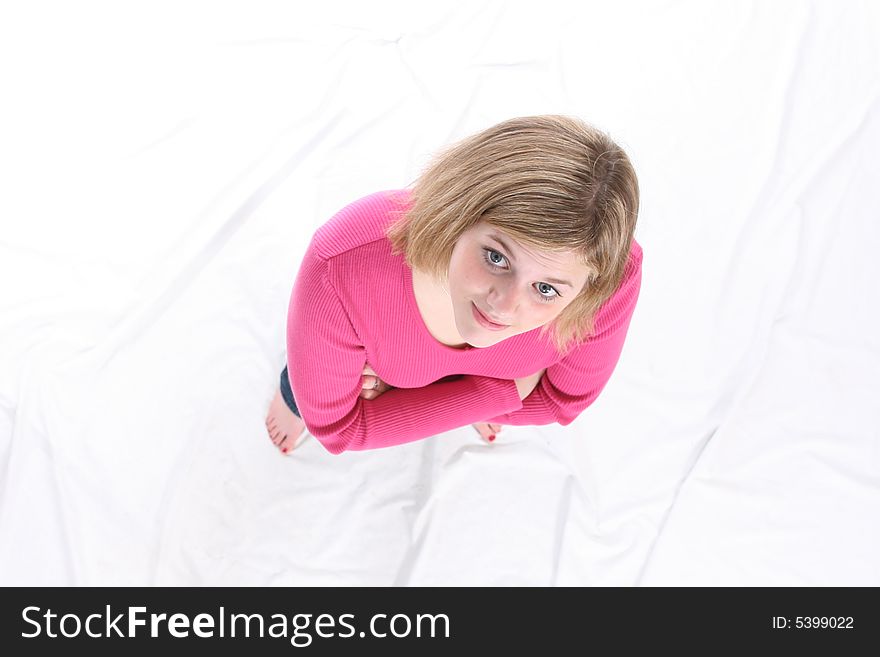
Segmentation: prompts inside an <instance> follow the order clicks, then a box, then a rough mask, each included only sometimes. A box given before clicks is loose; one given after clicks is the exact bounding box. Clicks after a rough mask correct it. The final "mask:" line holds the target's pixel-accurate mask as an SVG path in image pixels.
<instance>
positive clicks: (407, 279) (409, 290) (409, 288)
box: [403, 260, 474, 354]
mask: <svg viewBox="0 0 880 657" xmlns="http://www.w3.org/2000/svg"><path fill="white" fill-rule="evenodd" d="M403 269H404V273H403V276H404V286H403V287H404V288H406V296H407V298H409V306H410V309H411V310H412V312H413V314H414V315H415V317H416V324H418V326H419V329H418V330H419V332H420V333H421V334H422V335H423V336H424V337H425V338H426V339H427V341H428V342H430V343H431V344H433V345H436V348H437V349H441V350H443V351H446V352H449V353H453V354H467V353H470V352H471V351H473V350H474V347H473V346H472V345H465V346H464V347H452V346H450V345H448V344H445V343H443V342H440V341H439V340H438V339H437V338H435V337H434V336H433V335H431V331H429V330H428V325H427V324H425V318H424V317H422V312H421V311H420V310H419V304H418V302H417V301H416V291H415V287H414V286H413V272H412V268H411V267H410V266H409V265H408V264H407V263H406V260H403Z"/></svg>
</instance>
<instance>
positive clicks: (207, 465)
mask: <svg viewBox="0 0 880 657" xmlns="http://www.w3.org/2000/svg"><path fill="white" fill-rule="evenodd" d="M310 4H314V5H315V6H314V7H312V6H309V3H286V2H275V3H273V2H252V1H250V0H249V1H248V2H235V3H228V2H227V3H223V2H203V3H194V2H154V1H153V2H149V3H147V2H144V3H112V2H107V3H88V2H84V3H61V2H59V3H36V2H35V3H30V2H29V3H19V4H18V6H17V7H11V6H9V4H4V5H3V7H2V9H0V70H2V75H3V87H4V90H5V91H4V98H5V100H4V101H3V103H2V107H0V116H2V119H3V120H2V121H0V143H2V147H0V167H2V169H0V175H2V193H0V203H2V206H0V222H2V227H0V228H2V234H0V281H2V283H0V411H2V412H0V584H3V585H46V584H53V585H54V584H62V585H67V584H70V585H152V584H175V585H226V584H231V585H239V584H241V585H327V584H343V585H345V584H352V585H390V584H395V585H456V584H465V585H520V584H525V585H623V586H630V585H648V586H651V585H873V586H877V585H880V558H878V555H880V523H878V518H880V435H878V426H880V411H878V408H880V405H878V403H877V399H878V398H880V386H878V383H877V375H878V373H880V311H878V303H877V299H878V295H877V292H876V281H877V280H878V279H880V264H878V259H877V257H876V251H877V247H878V246H880V239H878V237H880V229H878V217H880V213H878V207H880V203H878V201H877V188H878V182H880V181H878V177H877V172H878V171H880V108H878V91H880V55H878V45H877V44H878V43H880V10H878V7H877V4H876V3H872V2H868V1H864V2H857V1H847V0H840V1H834V2H831V1H828V2H818V1H817V2H800V1H798V2H794V1H789V2H773V3H765V2H740V1H731V2H697V1H692V2H690V1H689V2H664V3H659V2H658V3H647V2H645V3H634V2H630V3H609V2H577V3H575V2H554V1H549V0H544V1H542V2H486V1H474V2H468V3H458V4H456V3H446V2H443V3H439V2H438V3H435V5H434V6H433V7H431V6H427V5H425V4H424V3H415V2H371V3H363V2H338V1H325V2H320V3H310ZM543 113H563V114H564V113H570V114H574V115H577V116H580V117H582V118H584V119H585V120H587V121H589V122H591V123H594V124H595V125H597V126H599V127H600V128H602V129H604V130H607V131H608V132H609V133H610V134H611V135H612V137H614V138H615V139H617V141H618V142H619V143H620V144H621V145H622V146H623V147H624V148H625V149H626V150H627V151H628V153H629V154H630V156H631V157H632V159H633V161H634V164H635V166H636V169H637V172H638V174H639V179H640V184H641V190H642V208H641V214H640V219H639V227H638V230H637V233H636V237H637V239H638V240H639V242H640V244H642V246H643V248H644V253H645V257H644V270H643V283H642V291H641V298H640V301H639V305H638V307H637V309H636V313H635V315H634V318H633V321H632V324H631V327H630V333H629V337H628V340H627V344H626V346H625V348H624V351H623V354H622V357H621V360H620V362H619V364H618V367H617V370H616V372H615V374H614V376H613V377H612V379H611V381H610V383H609V384H608V386H607V387H606V389H605V390H604V392H603V393H602V395H601V396H600V398H599V399H598V400H597V402H596V403H595V404H594V405H593V406H592V407H590V408H589V409H587V411H586V412H584V413H583V414H582V415H581V417H580V418H578V420H577V421H576V422H574V423H572V424H571V425H570V426H568V427H560V426H558V425H551V426H541V427H506V428H505V429H504V431H503V432H502V434H501V436H500V437H499V439H498V441H497V442H496V444H494V445H485V444H483V443H481V441H480V440H479V438H478V437H477V435H476V433H475V432H474V431H473V429H472V428H470V427H469V426H468V427H462V428H461V429H459V430H456V431H452V432H449V433H447V434H443V435H439V436H436V437H433V438H431V439H428V440H425V441H420V442H417V443H413V444H410V445H406V446H402V447H397V448H393V449H387V450H377V451H372V452H360V453H345V454H342V455H340V456H331V455H329V454H328V453H327V452H326V451H325V450H324V449H323V448H322V447H321V446H320V445H319V444H318V443H317V442H316V441H315V440H314V439H313V438H311V439H309V440H307V441H306V443H304V444H303V446H302V447H301V448H300V449H299V450H297V451H296V452H294V454H293V455H292V456H290V457H282V456H281V455H280V454H279V453H278V452H277V450H276V449H275V448H274V447H273V445H272V444H271V443H270V441H269V439H268V436H267V435H266V433H265V428H264V426H263V421H264V417H265V413H266V408H267V406H268V402H269V400H270V399H271V397H272V395H273V394H274V391H275V389H276V387H277V385H278V376H279V373H280V371H281V368H282V367H283V365H284V349H285V346H284V345H285V343H284V333H285V320H286V317H285V315H286V309H287V303H288V299H289V294H290V290H291V286H292V284H293V280H294V277H295V275H296V272H297V270H298V267H299V262H300V258H301V255H302V253H303V250H304V249H305V247H306V245H307V243H308V241H309V239H310V237H311V234H312V232H313V231H314V229H315V228H317V227H318V226H319V225H321V224H322V223H324V222H325V221H326V220H327V219H328V218H329V217H330V216H331V215H332V214H333V213H334V212H336V211H337V210H338V209H340V208H341V207H343V206H344V205H346V204H348V203H350V202H351V201H353V200H355V199H356V198H359V197H360V196H363V195H366V194H368V193H371V192H373V191H376V190H379V189H388V188H392V187H403V186H406V185H408V184H409V183H410V182H411V181H412V180H413V178H414V177H415V176H416V175H417V174H418V172H419V170H420V167H421V166H422V165H423V164H424V163H425V162H426V161H427V158H428V157H429V156H430V154H431V153H432V152H434V151H435V150H436V149H438V148H439V147H441V146H443V145H446V144H448V143H450V142H452V141H454V140H456V139H459V138H461V137H463V136H465V135H468V134H471V133H473V132H476V131H478V130H481V129H483V128H485V127H488V126H489V125H492V124H493V123H496V122H498V121H501V120H503V119H506V118H510V117H512V116H521V115H528V114H543Z"/></svg>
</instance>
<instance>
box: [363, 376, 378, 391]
mask: <svg viewBox="0 0 880 657" xmlns="http://www.w3.org/2000/svg"><path fill="white" fill-rule="evenodd" d="M375 387H376V377H375V376H364V377H361V388H363V389H365V390H367V389H369V390H372V389H374V388H375Z"/></svg>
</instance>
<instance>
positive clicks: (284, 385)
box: [281, 365, 302, 419]
mask: <svg viewBox="0 0 880 657" xmlns="http://www.w3.org/2000/svg"><path fill="white" fill-rule="evenodd" d="M281 396H282V397H283V398H284V403H285V404H287V407H288V408H289V409H290V410H291V411H293V414H294V415H296V416H297V417H298V418H299V419H302V415H300V414H299V409H298V408H297V407H296V400H294V398H293V391H292V390H291V389H290V380H289V379H288V378H287V365H285V366H284V370H283V371H282V372H281Z"/></svg>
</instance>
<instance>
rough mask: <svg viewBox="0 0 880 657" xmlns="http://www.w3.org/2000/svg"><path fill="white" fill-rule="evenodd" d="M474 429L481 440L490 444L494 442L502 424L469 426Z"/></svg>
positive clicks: (480, 423) (482, 423)
mask: <svg viewBox="0 0 880 657" xmlns="http://www.w3.org/2000/svg"><path fill="white" fill-rule="evenodd" d="M471 426H473V428H474V429H476V430H477V433H478V434H480V437H481V438H483V440H486V441H488V442H490V443H491V442H492V441H493V440H495V436H496V435H497V434H498V433H499V432H500V431H501V427H503V426H504V425H503V424H490V423H488V422H477V423H476V424H473V425H471Z"/></svg>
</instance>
